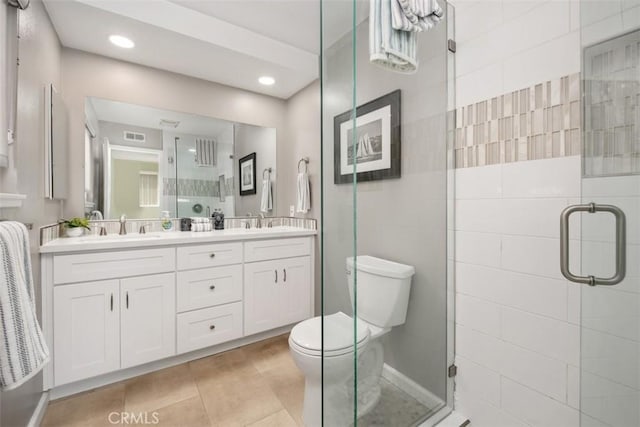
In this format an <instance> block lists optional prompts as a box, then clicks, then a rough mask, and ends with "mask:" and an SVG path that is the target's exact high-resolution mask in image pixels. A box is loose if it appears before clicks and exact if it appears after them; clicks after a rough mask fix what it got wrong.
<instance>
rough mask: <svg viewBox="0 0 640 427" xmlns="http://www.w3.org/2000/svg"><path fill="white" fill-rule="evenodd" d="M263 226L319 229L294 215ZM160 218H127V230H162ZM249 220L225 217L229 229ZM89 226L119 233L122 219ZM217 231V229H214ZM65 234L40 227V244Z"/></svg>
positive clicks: (55, 227) (53, 227)
mask: <svg viewBox="0 0 640 427" xmlns="http://www.w3.org/2000/svg"><path fill="white" fill-rule="evenodd" d="M262 221H263V222H262V226H263V227H266V226H267V224H268V223H269V222H271V225H272V227H295V228H301V229H304V230H317V229H318V223H317V221H316V220H315V219H312V218H292V217H267V218H265V219H263V220H262ZM161 222H162V221H161V220H160V219H129V220H127V232H128V233H137V232H138V230H139V229H140V226H142V225H146V227H147V232H160V231H162V226H161ZM172 222H173V229H174V230H180V219H179V218H174V219H172ZM247 222H249V224H250V225H251V228H255V227H256V225H257V223H258V218H256V217H251V218H242V217H235V218H225V220H224V226H225V228H227V229H230V228H244V227H245V226H246V223H247ZM89 226H90V227H91V231H89V232H87V233H86V234H88V235H93V236H97V235H98V234H99V233H100V228H101V227H105V229H106V230H107V234H108V235H110V234H118V233H119V232H120V221H118V220H104V221H90V222H89ZM213 233H215V231H213ZM62 236H64V231H63V227H62V226H61V225H60V224H51V225H47V226H44V227H41V228H40V245H44V244H46V243H48V242H50V241H52V240H55V239H58V238H60V237H62Z"/></svg>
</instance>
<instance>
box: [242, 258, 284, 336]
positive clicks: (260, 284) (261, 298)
mask: <svg viewBox="0 0 640 427" xmlns="http://www.w3.org/2000/svg"><path fill="white" fill-rule="evenodd" d="M279 266H280V263H279V261H265V262H254V263H250V264H245V266H244V304H245V305H244V308H245V309H244V334H245V335H251V334H255V333H258V332H262V331H266V330H269V329H273V328H277V327H278V326H280V325H281V323H280V303H279V300H280V295H279V294H278V289H279V287H280V284H281V282H282V269H279V268H278V267H279Z"/></svg>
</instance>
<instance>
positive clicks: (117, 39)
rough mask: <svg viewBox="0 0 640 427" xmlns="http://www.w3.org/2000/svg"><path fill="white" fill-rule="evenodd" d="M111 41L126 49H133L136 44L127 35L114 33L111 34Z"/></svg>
mask: <svg viewBox="0 0 640 427" xmlns="http://www.w3.org/2000/svg"><path fill="white" fill-rule="evenodd" d="M109 41H110V42H111V43H113V44H115V45H116V46H118V47H122V48H124V49H131V48H132V47H134V46H135V45H136V44H135V43H134V42H133V41H132V40H131V39H128V38H126V37H125V36H118V35H115V34H114V35H112V36H109Z"/></svg>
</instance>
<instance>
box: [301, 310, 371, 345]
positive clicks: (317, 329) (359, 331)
mask: <svg viewBox="0 0 640 427" xmlns="http://www.w3.org/2000/svg"><path fill="white" fill-rule="evenodd" d="M356 324H357V327H356V337H355V342H357V343H358V346H360V345H362V344H363V343H364V342H365V341H366V340H367V338H369V327H368V326H367V324H366V323H364V322H362V321H361V320H357V323H356ZM353 327H354V325H353V318H352V317H349V316H347V315H346V314H344V313H342V312H338V313H335V314H331V315H328V316H324V342H323V341H322V317H321V316H318V317H314V318H313V319H307V320H305V321H303V322H300V323H298V324H297V325H296V326H294V328H293V329H292V330H291V336H290V339H291V340H292V341H293V342H294V343H295V344H296V345H297V346H298V347H299V348H300V349H301V350H303V351H305V350H306V351H308V352H309V353H319V352H321V351H322V350H323V348H322V347H323V345H324V352H325V354H326V353H335V352H341V351H342V352H344V350H347V351H349V350H351V349H352V348H353V344H354V331H353Z"/></svg>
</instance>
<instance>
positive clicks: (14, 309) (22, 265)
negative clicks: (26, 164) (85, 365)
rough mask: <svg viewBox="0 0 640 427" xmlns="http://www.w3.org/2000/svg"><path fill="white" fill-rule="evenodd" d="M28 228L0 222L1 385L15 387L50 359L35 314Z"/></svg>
mask: <svg viewBox="0 0 640 427" xmlns="http://www.w3.org/2000/svg"><path fill="white" fill-rule="evenodd" d="M34 295H35V294H34V290H33V275H32V271H31V255H30V252H29V235H28V233H27V228H26V227H25V226H24V225H22V224H20V223H18V222H12V221H3V222H0V387H2V389H3V390H12V389H14V388H17V387H19V386H20V385H22V384H23V383H25V382H27V381H28V380H29V379H30V378H32V377H33V376H34V375H36V374H37V373H38V372H39V371H40V370H41V369H42V367H43V366H44V365H45V364H46V363H47V362H48V361H49V349H48V348H47V344H46V343H45V341H44V336H43V334H42V330H41V329H40V325H39V324H38V318H37V314H36V306H35V297H34Z"/></svg>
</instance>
